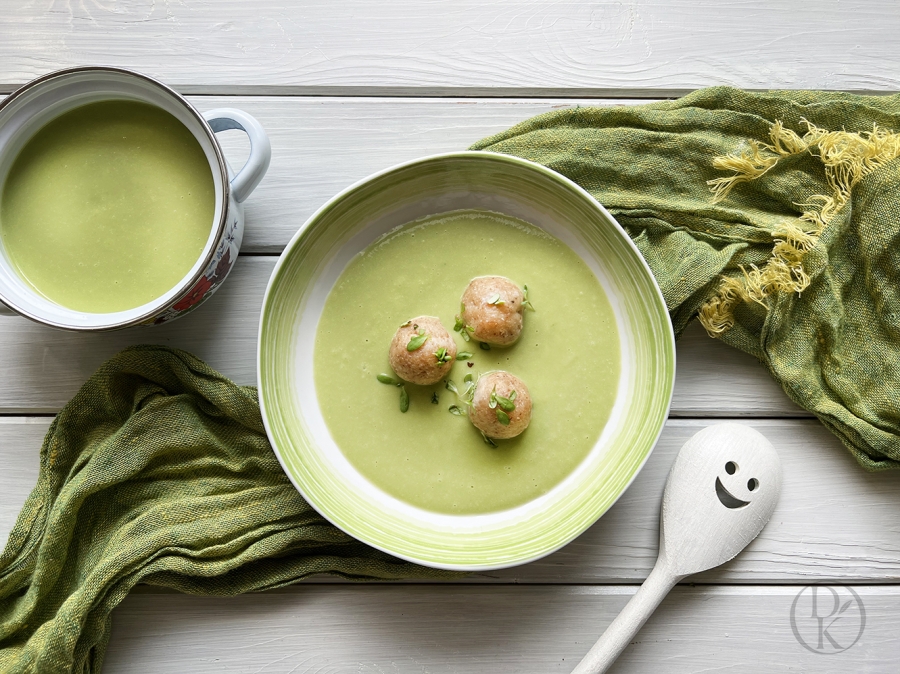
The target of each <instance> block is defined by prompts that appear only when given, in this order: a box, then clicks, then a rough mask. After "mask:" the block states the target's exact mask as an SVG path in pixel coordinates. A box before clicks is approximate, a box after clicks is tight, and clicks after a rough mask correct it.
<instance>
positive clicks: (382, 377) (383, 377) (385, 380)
mask: <svg viewBox="0 0 900 674" xmlns="http://www.w3.org/2000/svg"><path fill="white" fill-rule="evenodd" d="M375 379H377V380H378V381H380V382H381V383H382V384H388V385H390V386H400V384H401V382H400V380H399V379H394V378H393V377H392V376H391V375H389V374H385V373H384V372H382V373H381V374H379V375H376V376H375Z"/></svg>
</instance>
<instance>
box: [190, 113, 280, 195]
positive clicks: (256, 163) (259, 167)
mask: <svg viewBox="0 0 900 674" xmlns="http://www.w3.org/2000/svg"><path fill="white" fill-rule="evenodd" d="M203 117H204V119H206V121H207V122H208V123H209V126H210V128H211V129H212V130H213V132H214V133H218V132H219V131H227V130H228V129H240V130H241V131H243V132H244V133H246V134H247V136H248V137H249V138H250V156H249V157H247V163H246V164H244V166H243V168H241V170H240V171H238V172H237V175H236V176H234V178H232V179H231V194H232V195H233V196H234V199H235V201H237V202H238V203H241V202H243V201H244V199H246V198H247V197H249V196H250V193H251V192H252V191H253V190H254V189H256V186H257V185H259V181H260V180H262V179H263V176H264V175H266V170H267V169H268V168H269V161H271V159H272V146H271V145H270V144H269V137H268V136H267V135H266V132H265V130H263V128H262V125H261V124H260V123H259V122H257V121H256V119H255V118H253V117H252V116H250V115H248V114H247V113H246V112H244V111H242V110H237V109H235V108H217V109H215V110H210V111H208V112H204V113H203Z"/></svg>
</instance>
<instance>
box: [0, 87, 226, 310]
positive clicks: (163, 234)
mask: <svg viewBox="0 0 900 674" xmlns="http://www.w3.org/2000/svg"><path fill="white" fill-rule="evenodd" d="M214 210H215V188H214V185H213V180H212V174H211V172H210V169H209V163H208V161H207V159H206V156H205V155H204V153H203V150H202V148H201V147H200V145H199V143H198V142H197V140H196V139H195V138H194V136H193V135H192V134H191V132H190V131H188V129H187V128H185V126H184V125H183V124H182V123H181V122H179V121H178V120H177V119H175V118H174V117H173V116H172V115H170V114H169V113H167V112H165V111H163V110H161V109H159V108H156V107H153V106H150V105H147V104H144V103H138V102H132V101H105V102H101V103H91V104H89V105H84V106H82V107H80V108H75V109H74V110H70V111H69V112H67V113H65V114H63V115H61V116H60V117H58V118H56V119H54V120H53V121H52V122H50V123H49V124H47V125H46V126H45V127H43V128H42V129H40V130H39V131H38V132H37V134H35V135H34V137H32V138H31V139H30V140H29V141H28V143H27V144H26V145H25V146H24V147H23V148H22V150H21V152H20V153H19V155H18V156H17V157H16V159H15V161H14V163H13V165H12V167H11V168H10V171H9V174H8V176H7V178H6V183H5V185H4V188H3V194H2V198H0V236H2V239H3V245H4V247H5V249H6V253H7V255H8V256H9V259H10V261H11V262H12V263H13V265H14V266H15V268H16V270H17V271H18V273H19V274H20V275H21V277H22V278H23V279H25V280H26V281H27V282H28V283H29V284H30V285H31V286H32V287H34V288H35V290H37V291H38V292H39V293H41V294H42V295H44V296H45V297H47V298H48V299H50V300H52V301H53V302H56V303H57V304H60V305H62V306H64V307H68V308H70V309H75V310H78V311H86V312H93V313H108V312H113V311H122V310H126V309H133V308H135V307H138V306H140V305H142V304H145V303H146V302H150V301H152V300H154V299H156V298H157V297H160V296H161V295H163V294H165V293H166V292H168V291H169V290H171V289H172V288H173V287H175V285H176V284H177V283H178V282H179V281H180V280H181V279H182V278H183V277H184V275H185V274H187V272H188V271H189V270H190V269H191V267H192V266H193V265H194V263H195V262H196V261H197V259H198V258H199V257H200V254H201V252H202V251H203V248H204V246H205V245H206V241H207V238H208V237H209V234H210V230H211V228H212V225H213V214H214Z"/></svg>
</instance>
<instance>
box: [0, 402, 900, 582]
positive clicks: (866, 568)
mask: <svg viewBox="0 0 900 674" xmlns="http://www.w3.org/2000/svg"><path fill="white" fill-rule="evenodd" d="M49 421H50V420H49V419H46V418H45V419H38V420H29V419H22V418H18V419H6V420H2V422H0V466H3V468H2V469H0V542H2V541H4V540H5V538H6V535H7V533H8V531H9V529H10V528H11V526H12V524H13V521H14V518H15V514H16V513H17V512H18V510H19V508H20V507H21V505H22V503H23V502H24V501H25V498H26V496H27V495H28V492H29V491H30V489H31V487H32V486H33V485H34V482H35V480H36V478H37V465H38V448H39V447H40V443H41V438H42V437H43V434H44V432H45V430H46V427H47V426H48V425H49ZM708 423H711V421H700V420H670V421H669V422H668V424H667V425H666V428H665V430H664V432H663V435H662V438H661V439H660V442H659V444H658V446H657V448H656V450H655V451H654V453H653V455H652V456H651V457H650V459H649V460H648V462H647V464H646V466H645V467H644V469H643V471H642V472H641V473H640V475H638V477H637V479H636V480H635V481H634V483H633V484H632V485H631V487H630V488H629V489H628V491H627V492H625V494H624V495H623V496H622V498H621V499H620V500H619V502H618V503H617V504H616V505H615V506H613V508H612V509H611V510H610V512H608V513H607V514H605V515H604V516H603V517H602V518H601V519H600V520H599V521H598V522H597V523H596V524H595V525H594V526H593V527H591V528H590V529H589V530H588V531H587V532H585V533H584V534H583V535H582V536H581V537H580V538H578V539H577V540H575V541H574V542H572V543H570V544H569V545H568V546H566V547H565V548H563V549H562V550H560V551H559V552H557V553H555V554H553V555H550V556H549V557H547V558H545V559H543V560H540V561H537V562H534V563H532V564H529V565H526V566H521V567H517V568H514V569H507V570H505V571H496V572H487V573H482V574H478V576H476V577H473V578H472V579H471V581H472V582H491V583H501V584H505V583H634V582H640V581H642V580H643V578H644V577H646V575H647V574H648V573H649V571H650V568H651V566H652V565H653V563H654V562H655V561H656V555H657V531H658V517H659V504H660V499H661V496H662V490H663V485H664V484H665V480H666V476H667V474H668V471H669V467H670V466H671V464H672V462H673V461H674V459H675V455H676V454H677V452H678V450H679V449H680V448H681V445H682V444H684V442H685V441H686V440H687V439H688V438H689V437H690V436H691V435H693V434H694V433H695V432H696V431H698V430H699V429H700V428H702V427H704V426H705V425H707V424H708ZM749 423H750V425H752V426H753V427H755V428H757V429H759V430H760V431H761V432H762V433H763V434H764V435H766V437H768V438H769V439H770V440H771V441H772V443H773V444H774V445H775V447H776V448H777V449H778V451H779V453H780V455H781V458H782V461H783V465H784V485H783V488H782V495H781V500H780V502H779V504H778V507H777V509H776V511H775V514H774V515H773V517H772V520H771V521H770V522H769V524H768V525H767V526H766V528H765V529H764V530H763V532H762V534H761V535H760V537H759V538H757V539H756V540H755V541H753V543H751V544H750V546H749V547H748V548H747V549H746V550H745V551H744V552H743V553H741V554H740V555H739V556H738V557H737V559H735V560H734V561H732V562H730V563H728V564H726V565H724V566H723V567H721V568H719V569H717V570H715V571H711V572H708V573H705V574H701V575H698V576H694V577H692V578H691V579H690V580H691V581H697V582H704V583H712V582H717V583H806V582H812V581H836V582H845V583H874V582H877V583H885V582H890V583H897V582H900V524H898V522H897V517H896V513H897V511H898V509H900V488H898V487H900V474H898V473H879V474H871V473H866V472H864V471H863V470H862V469H860V468H859V467H858V466H856V464H855V463H854V462H853V461H852V459H851V458H850V456H849V455H848V453H847V452H846V450H844V449H843V447H841V445H840V443H838V442H837V440H835V438H834V437H833V436H831V435H830V434H829V433H828V432H827V431H826V430H825V429H824V428H823V427H822V426H820V425H819V424H818V423H817V422H815V421H812V420H755V421H751V422H749ZM709 488H710V489H712V488H713V485H709ZM321 580H322V581H327V582H331V581H330V579H325V578H323V579H321ZM299 591H303V590H302V589H301V590H299Z"/></svg>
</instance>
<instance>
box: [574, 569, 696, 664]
mask: <svg viewBox="0 0 900 674" xmlns="http://www.w3.org/2000/svg"><path fill="white" fill-rule="evenodd" d="M683 577H684V576H680V577H679V576H675V575H673V574H672V573H671V571H669V570H668V568H666V565H665V564H663V563H661V561H660V560H657V562H656V566H654V567H653V570H652V571H651V572H650V575H649V576H647V580H645V581H644V584H643V585H641V586H640V587H639V588H638V591H637V593H635V595H634V596H633V597H632V598H631V601H629V602H628V603H627V604H626V605H625V608H623V609H622V612H621V613H619V615H618V616H616V618H615V620H613V621H612V622H611V623H610V625H609V627H607V628H606V631H605V632H604V633H603V635H602V636H601V637H600V638H599V639H598V640H597V643H595V644H594V646H593V647H592V648H591V650H589V651H588V653H587V655H585V656H584V659H583V660H582V661H581V662H580V663H579V664H578V666H577V667H576V668H575V669H574V670H573V672H572V674H602V672H605V671H606V670H607V669H609V667H610V666H611V665H612V663H614V662H615V661H616V658H618V657H619V655H620V654H621V653H622V651H623V650H625V647H626V646H627V645H628V644H629V643H631V640H632V639H633V638H634V635H636V634H637V633H638V630H640V629H641V627H642V626H643V625H644V623H645V622H647V618H649V617H650V615H651V614H652V613H653V611H655V610H656V607H657V606H659V603H660V602H661V601H662V600H663V598H664V597H665V596H666V595H667V594H669V590H671V589H672V588H673V587H675V584H676V583H677V582H678V581H679V580H681V578H683Z"/></svg>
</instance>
